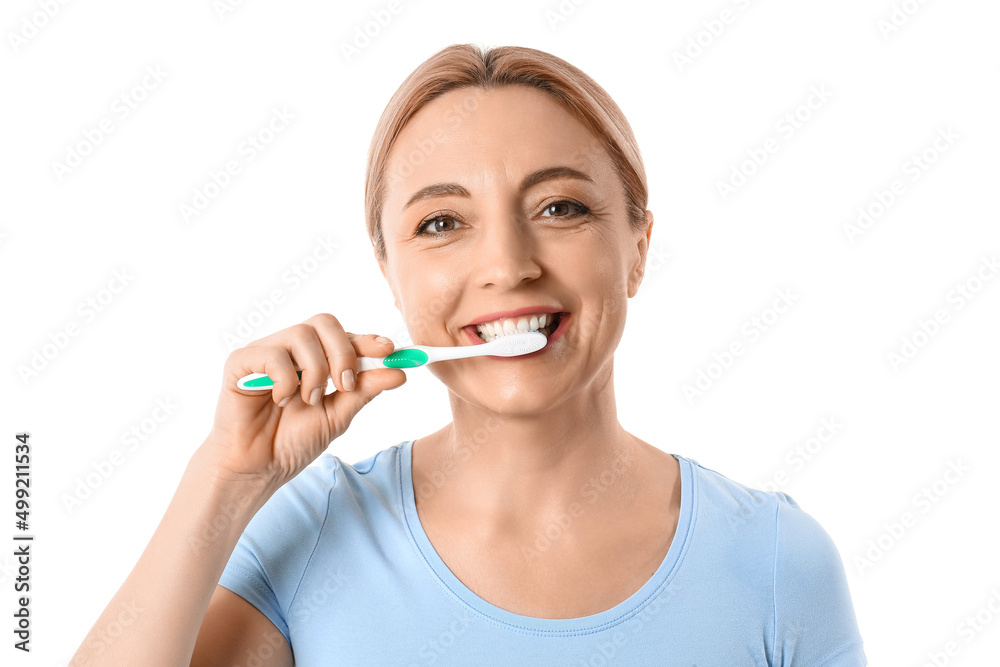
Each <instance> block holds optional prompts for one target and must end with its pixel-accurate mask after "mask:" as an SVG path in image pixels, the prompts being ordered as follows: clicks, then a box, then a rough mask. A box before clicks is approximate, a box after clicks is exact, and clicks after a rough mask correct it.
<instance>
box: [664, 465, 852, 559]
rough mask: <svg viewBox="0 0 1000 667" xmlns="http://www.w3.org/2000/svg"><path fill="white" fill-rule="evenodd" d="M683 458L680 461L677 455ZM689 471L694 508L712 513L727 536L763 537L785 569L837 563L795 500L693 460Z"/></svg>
mask: <svg viewBox="0 0 1000 667" xmlns="http://www.w3.org/2000/svg"><path fill="white" fill-rule="evenodd" d="M680 458H682V459H685V457H680ZM685 460H686V461H687V462H688V463H689V464H690V467H691V471H692V482H693V484H694V486H695V491H696V494H697V501H696V502H698V503H701V504H703V505H707V506H708V507H707V508H706V507H704V506H703V507H701V508H698V509H700V510H701V511H702V513H703V514H704V513H705V510H706V509H707V510H709V511H710V512H712V513H714V514H715V517H714V518H716V519H721V520H722V521H724V522H725V523H726V524H727V525H728V526H729V527H730V529H731V531H732V532H751V533H753V534H755V535H767V536H768V537H769V538H770V541H771V544H772V545H773V549H774V551H775V555H776V558H779V559H781V560H782V561H783V562H785V563H787V564H789V565H795V566H797V567H801V568H806V569H808V568H809V567H810V565H816V564H818V563H820V562H824V563H827V564H829V562H830V561H831V559H832V557H836V561H837V563H840V557H839V555H838V552H837V548H836V546H835V545H834V543H833V540H832V539H831V538H830V535H829V534H828V533H827V532H826V531H825V530H824V529H823V527H822V526H821V525H820V523H819V522H818V521H817V520H816V519H815V518H813V517H812V516H811V515H810V514H808V513H807V512H806V511H805V510H803V509H802V508H801V507H800V506H799V504H798V502H796V501H795V499H794V498H792V497H791V496H790V495H788V494H787V493H784V492H782V491H762V490H760V489H755V488H752V487H749V486H747V485H745V484H741V483H740V482H737V481H734V480H732V479H730V478H729V477H727V476H726V475H723V474H722V473H720V472H717V471H715V470H713V469H711V468H707V467H705V466H703V465H701V464H700V463H698V462H697V461H695V460H694V459H689V458H688V459H685Z"/></svg>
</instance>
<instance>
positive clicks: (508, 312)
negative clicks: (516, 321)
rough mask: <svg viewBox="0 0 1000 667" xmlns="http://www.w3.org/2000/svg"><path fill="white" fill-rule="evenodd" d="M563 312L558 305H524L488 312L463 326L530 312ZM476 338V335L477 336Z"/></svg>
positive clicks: (471, 325) (472, 325)
mask: <svg viewBox="0 0 1000 667" xmlns="http://www.w3.org/2000/svg"><path fill="white" fill-rule="evenodd" d="M562 312H565V311H563V310H561V309H560V308H559V306H525V307H524V308H518V309H517V310H502V311H500V312H497V313H490V314H489V315H483V316H482V317H480V318H479V319H476V320H473V321H471V322H469V323H468V324H467V325H466V326H465V327H463V328H468V327H475V326H476V325H477V324H482V323H483V322H492V321H493V320H499V319H500V318H501V317H520V316H521V315H530V314H532V313H550V314H551V313H562ZM477 338H478V336H477Z"/></svg>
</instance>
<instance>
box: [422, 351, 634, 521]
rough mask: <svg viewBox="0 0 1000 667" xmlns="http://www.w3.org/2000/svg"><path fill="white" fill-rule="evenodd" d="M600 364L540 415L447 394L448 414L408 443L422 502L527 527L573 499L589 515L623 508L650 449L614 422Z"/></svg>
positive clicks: (565, 508) (609, 378) (608, 380)
mask: <svg viewBox="0 0 1000 667" xmlns="http://www.w3.org/2000/svg"><path fill="white" fill-rule="evenodd" d="M605 371H606V372H604V373H601V374H600V375H599V376H598V377H596V378H595V379H594V381H593V382H591V383H590V384H589V385H587V386H585V387H581V388H579V389H578V390H577V391H575V392H574V393H573V394H571V395H570V396H567V397H566V398H565V399H564V400H562V401H560V402H559V403H558V404H557V405H555V406H553V407H552V408H551V409H549V410H547V411H545V412H540V413H533V414H519V415H511V414H505V413H497V412H495V411H492V410H489V409H486V408H484V407H483V406H482V405H475V404H471V403H469V402H467V401H465V400H463V399H461V398H459V397H458V396H456V395H455V394H454V393H451V408H452V414H453V417H454V421H453V422H452V423H451V424H448V425H447V426H445V427H444V428H442V429H441V430H440V431H438V432H436V433H434V434H433V435H431V436H429V437H427V438H421V439H420V440H419V441H418V443H417V444H415V445H414V451H415V452H418V453H415V454H414V460H417V459H418V458H419V461H420V469H421V481H420V483H419V487H418V488H416V489H415V495H416V499H417V504H418V507H419V506H420V504H421V502H423V503H425V506H426V504H427V503H431V504H433V505H434V506H436V507H447V508H448V509H447V511H448V512H449V513H456V512H460V513H462V514H463V515H465V516H466V517H468V518H470V519H474V520H475V521H476V523H477V525H480V526H484V530H488V531H491V530H492V531H498V530H502V527H503V526H520V527H523V528H524V529H526V530H528V531H529V532H530V531H531V530H533V529H534V528H536V527H537V526H538V525H544V524H548V523H551V521H552V520H553V517H558V516H561V515H566V514H567V513H569V514H572V511H573V509H574V504H575V506H576V508H577V509H579V510H580V511H586V512H587V513H588V514H591V513H593V514H600V513H605V512H606V513H609V515H613V514H614V512H615V511H616V510H621V509H622V508H625V507H626V505H627V503H628V501H629V500H630V499H631V498H632V497H633V495H634V494H635V491H636V487H637V477H638V471H639V470H640V469H641V468H642V466H638V467H636V466H635V465H634V464H635V463H637V462H638V461H640V457H642V456H643V455H644V454H646V451H645V449H644V448H643V445H644V443H642V441H640V440H638V439H637V438H635V437H633V436H632V435H630V434H629V433H627V432H626V431H625V429H624V428H622V426H621V424H620V423H619V422H618V417H617V410H616V406H615V394H614V384H613V373H612V369H611V365H610V364H609V365H608V367H607V368H606V369H605ZM425 445H426V446H425Z"/></svg>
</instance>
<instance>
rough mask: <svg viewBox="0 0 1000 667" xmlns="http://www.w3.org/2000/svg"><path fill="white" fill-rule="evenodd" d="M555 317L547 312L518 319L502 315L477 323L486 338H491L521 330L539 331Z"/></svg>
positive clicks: (477, 327) (478, 328)
mask: <svg viewBox="0 0 1000 667" xmlns="http://www.w3.org/2000/svg"><path fill="white" fill-rule="evenodd" d="M553 319H554V317H553V316H552V315H549V314H547V313H536V314H534V315H525V316H523V317H519V318H517V319H509V318H505V317H502V318H500V319H498V320H493V321H492V322H483V323H482V324H477V325H476V329H477V330H478V331H479V333H480V334H481V335H482V336H483V338H484V339H485V340H489V339H491V338H497V337H499V336H506V335H507V334H512V333H518V332H521V331H538V330H539V329H541V328H542V327H544V326H545V325H546V324H551V323H552V320H553Z"/></svg>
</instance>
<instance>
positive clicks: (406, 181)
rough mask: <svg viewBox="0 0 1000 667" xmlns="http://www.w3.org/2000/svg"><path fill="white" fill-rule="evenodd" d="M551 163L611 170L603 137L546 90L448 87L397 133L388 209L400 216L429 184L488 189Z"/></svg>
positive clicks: (603, 174)
mask: <svg viewBox="0 0 1000 667" xmlns="http://www.w3.org/2000/svg"><path fill="white" fill-rule="evenodd" d="M557 165H564V166H570V167H573V168H575V169H578V170H580V171H584V172H586V173H589V174H591V175H592V177H594V178H595V180H597V179H604V178H607V177H609V176H610V175H613V173H614V171H613V165H612V164H611V161H610V157H609V156H608V154H607V152H606V151H605V149H604V146H603V142H601V141H600V140H599V139H598V138H597V137H596V136H594V135H593V134H592V133H591V132H590V130H588V129H587V127H586V126H585V125H584V124H583V123H581V122H580V121H579V120H577V119H576V118H575V117H574V116H573V115H572V114H571V113H570V112H569V111H567V110H566V109H565V108H564V107H562V106H561V105H560V104H559V103H558V102H557V101H556V100H555V99H554V98H553V97H552V96H551V95H549V94H548V93H545V92H543V91H541V90H538V89H535V88H530V87H527V86H521V85H512V86H505V87H502V88H498V89H493V90H489V91H484V90H482V89H478V88H463V89H459V90H453V91H450V92H448V93H445V94H444V95H442V96H441V97H438V98H436V99H435V100H433V101H431V102H430V103H428V104H427V105H425V106H424V107H423V108H421V109H420V111H418V112H417V113H416V114H414V115H413V117H412V118H410V120H409V121H408V122H407V124H406V126H405V127H404V128H403V129H402V131H401V132H400V133H399V135H398V136H397V138H396V141H395V143H394V144H393V147H392V150H391V151H390V154H389V160H388V163H387V170H386V186H387V197H386V212H387V213H389V214H390V215H392V214H398V213H399V212H400V209H401V208H402V206H403V204H404V203H405V201H406V197H407V196H408V193H411V192H414V191H416V190H417V189H419V188H421V187H423V186H425V185H428V184H431V183H438V182H443V181H454V182H459V183H463V184H466V185H467V186H469V187H470V188H475V187H477V186H479V187H488V186H490V185H497V181H498V180H509V181H510V182H512V183H513V182H516V181H519V180H520V178H521V176H522V175H524V174H526V173H528V172H530V171H534V170H536V169H538V168H543V167H550V166H557Z"/></svg>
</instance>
